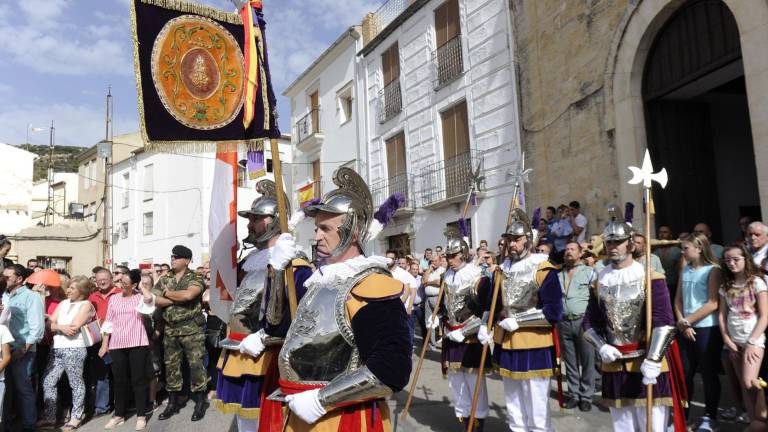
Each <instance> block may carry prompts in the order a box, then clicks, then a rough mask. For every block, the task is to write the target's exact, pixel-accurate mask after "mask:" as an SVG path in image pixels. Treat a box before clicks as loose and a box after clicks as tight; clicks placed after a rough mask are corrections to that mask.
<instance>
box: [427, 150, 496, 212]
mask: <svg viewBox="0 0 768 432" xmlns="http://www.w3.org/2000/svg"><path fill="white" fill-rule="evenodd" d="M480 161H481V158H480V157H479V156H477V155H473V154H472V153H471V152H466V153H462V154H460V155H457V156H455V157H452V158H450V159H447V160H441V161H438V162H435V163H433V164H430V165H427V166H425V167H424V168H422V169H421V172H420V175H419V177H420V179H421V204H422V205H424V206H428V205H430V204H435V203H438V202H440V201H445V200H450V199H452V198H456V197H458V196H461V195H466V194H467V192H469V189H470V187H472V181H473V178H472V173H473V172H474V171H475V169H477V164H478V162H480ZM481 171H482V167H481Z"/></svg>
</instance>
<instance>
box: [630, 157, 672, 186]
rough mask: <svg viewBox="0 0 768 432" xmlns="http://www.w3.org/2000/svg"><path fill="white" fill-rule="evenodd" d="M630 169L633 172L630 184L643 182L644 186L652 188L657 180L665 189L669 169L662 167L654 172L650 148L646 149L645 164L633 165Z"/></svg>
mask: <svg viewBox="0 0 768 432" xmlns="http://www.w3.org/2000/svg"><path fill="white" fill-rule="evenodd" d="M629 170H630V171H631V172H632V178H631V179H629V182H628V183H629V184H638V183H642V184H643V187H646V188H650V187H651V184H652V183H653V182H654V181H655V182H657V183H658V184H659V185H661V188H662V189H664V188H665V187H666V186H667V180H668V178H667V170H666V169H665V168H662V169H661V171H659V172H657V173H654V172H653V164H652V163H651V154H650V153H649V152H648V149H645V156H644V157H643V166H642V167H640V168H638V167H634V166H631V167H629Z"/></svg>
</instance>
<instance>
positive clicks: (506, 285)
mask: <svg viewBox="0 0 768 432" xmlns="http://www.w3.org/2000/svg"><path fill="white" fill-rule="evenodd" d="M515 264H517V267H518V268H516V269H515V270H512V271H506V270H505V271H504V282H503V283H502V289H501V301H502V304H503V305H504V313H505V314H506V315H507V316H511V315H512V314H514V313H519V312H524V311H527V310H529V309H530V308H533V307H536V304H538V302H539V295H538V294H539V284H538V283H536V271H537V270H538V268H539V263H537V262H535V261H534V260H532V259H527V260H525V261H524V262H523V263H515Z"/></svg>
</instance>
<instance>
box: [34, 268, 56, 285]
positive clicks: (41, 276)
mask: <svg viewBox="0 0 768 432" xmlns="http://www.w3.org/2000/svg"><path fill="white" fill-rule="evenodd" d="M26 283H31V284H35V285H45V286H49V287H60V286H61V277H60V276H59V274H58V273H57V272H56V271H55V270H51V269H43V270H40V271H36V272H34V273H32V275H31V276H30V277H28V278H27V282H26Z"/></svg>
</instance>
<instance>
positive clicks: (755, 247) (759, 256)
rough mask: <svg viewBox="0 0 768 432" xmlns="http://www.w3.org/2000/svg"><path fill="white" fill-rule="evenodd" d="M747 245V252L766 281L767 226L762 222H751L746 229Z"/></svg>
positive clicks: (767, 264)
mask: <svg viewBox="0 0 768 432" xmlns="http://www.w3.org/2000/svg"><path fill="white" fill-rule="evenodd" d="M747 243H748V245H749V251H750V252H752V257H753V258H754V260H755V265H757V266H758V267H760V270H761V271H762V272H763V276H765V278H766V280H768V259H766V258H768V226H766V225H765V224H764V223H762V222H752V223H751V224H749V228H747Z"/></svg>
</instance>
